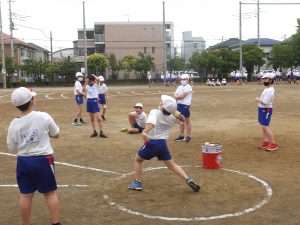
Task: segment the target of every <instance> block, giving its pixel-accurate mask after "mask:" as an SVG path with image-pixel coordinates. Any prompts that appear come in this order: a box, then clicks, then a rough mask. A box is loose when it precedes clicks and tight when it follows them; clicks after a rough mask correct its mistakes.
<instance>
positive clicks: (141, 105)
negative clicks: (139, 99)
mask: <svg viewBox="0 0 300 225" xmlns="http://www.w3.org/2000/svg"><path fill="white" fill-rule="evenodd" d="M134 107H140V108H143V104H142V103H136V104H135V105H134Z"/></svg>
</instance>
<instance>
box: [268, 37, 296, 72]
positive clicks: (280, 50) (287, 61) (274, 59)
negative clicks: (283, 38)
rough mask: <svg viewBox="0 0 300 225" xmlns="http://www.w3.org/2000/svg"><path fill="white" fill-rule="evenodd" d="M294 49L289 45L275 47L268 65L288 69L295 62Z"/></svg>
mask: <svg viewBox="0 0 300 225" xmlns="http://www.w3.org/2000/svg"><path fill="white" fill-rule="evenodd" d="M292 58H293V49H292V48H291V47H290V46H289V45H288V44H287V43H280V44H278V45H274V46H273V47H272V50H271V58H270V60H269V63H268V65H273V67H274V68H282V67H283V68H287V67H289V66H290V65H291V63H292V61H293V59H292Z"/></svg>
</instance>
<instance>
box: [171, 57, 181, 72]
mask: <svg viewBox="0 0 300 225" xmlns="http://www.w3.org/2000/svg"><path fill="white" fill-rule="evenodd" d="M185 66H186V65H185V61H184V59H183V58H180V57H174V58H171V59H170V60H169V61H168V62H167V68H168V70H169V71H181V70H185Z"/></svg>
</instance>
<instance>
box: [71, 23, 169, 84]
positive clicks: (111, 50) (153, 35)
mask: <svg viewBox="0 0 300 225" xmlns="http://www.w3.org/2000/svg"><path fill="white" fill-rule="evenodd" d="M163 32H165V40H166V42H165V45H166V57H167V60H168V59H170V58H171V57H173V52H174V51H173V49H174V25H173V23H172V22H166V23H165V28H164V29H163V23H162V22H95V23H94V27H93V28H88V29H86V48H87V56H89V55H91V54H93V53H101V54H105V55H109V54H114V55H115V56H116V58H117V60H122V58H123V57H124V56H126V55H132V56H134V57H137V56H138V54H139V52H140V53H144V54H146V55H150V56H152V57H153V58H154V60H153V62H154V68H152V72H153V73H156V74H159V73H161V72H162V71H163V62H164V44H163V43H164V33H163ZM73 46H74V58H73V59H74V60H75V61H76V62H77V63H78V64H80V65H82V67H84V66H83V65H84V29H82V28H80V29H78V40H75V41H74V42H73ZM106 78H107V79H108V77H106ZM123 78H124V74H123V71H120V73H119V79H123ZM130 78H131V79H135V78H136V76H135V74H134V73H131V76H130Z"/></svg>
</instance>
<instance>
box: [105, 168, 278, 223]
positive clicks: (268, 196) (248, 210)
mask: <svg viewBox="0 0 300 225" xmlns="http://www.w3.org/2000/svg"><path fill="white" fill-rule="evenodd" d="M181 167H191V166H181ZM195 167H200V166H195ZM161 169H167V167H152V168H145V169H144V170H143V171H144V172H146V171H154V170H161ZM220 170H224V171H226V172H229V173H234V174H237V175H240V176H246V177H247V178H249V179H252V180H254V181H256V182H258V183H259V184H260V185H261V186H262V187H263V188H264V189H265V192H266V194H265V197H264V198H263V199H262V200H261V201H260V202H259V203H257V204H256V205H255V206H253V207H250V208H246V209H243V210H240V211H238V212H232V213H227V214H222V215H213V216H192V217H169V216H158V215H150V214H146V213H143V212H138V211H135V210H131V209H129V208H127V207H126V206H124V205H121V204H119V203H117V202H114V201H113V200H112V198H111V197H110V196H109V195H108V194H103V198H104V200H105V201H106V203H108V204H109V205H110V206H112V207H116V208H117V209H119V210H120V211H123V212H125V213H128V214H131V215H135V216H141V217H144V218H147V219H158V220H165V221H186V222H189V221H209V220H220V219H225V218H230V217H237V216H242V215H244V214H247V213H251V212H253V211H255V210H257V209H259V208H261V207H262V206H264V205H265V204H267V203H268V202H269V201H270V199H271V197H272V194H273V191H272V188H271V186H270V185H269V184H268V183H267V182H266V181H264V180H262V179H260V178H258V177H256V176H254V175H252V174H249V173H245V172H240V171H238V170H232V169H225V168H221V169H220ZM130 175H133V172H131V173H127V174H123V175H121V176H120V177H119V178H117V179H124V178H127V177H128V176H130ZM200 192H201V190H200Z"/></svg>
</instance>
